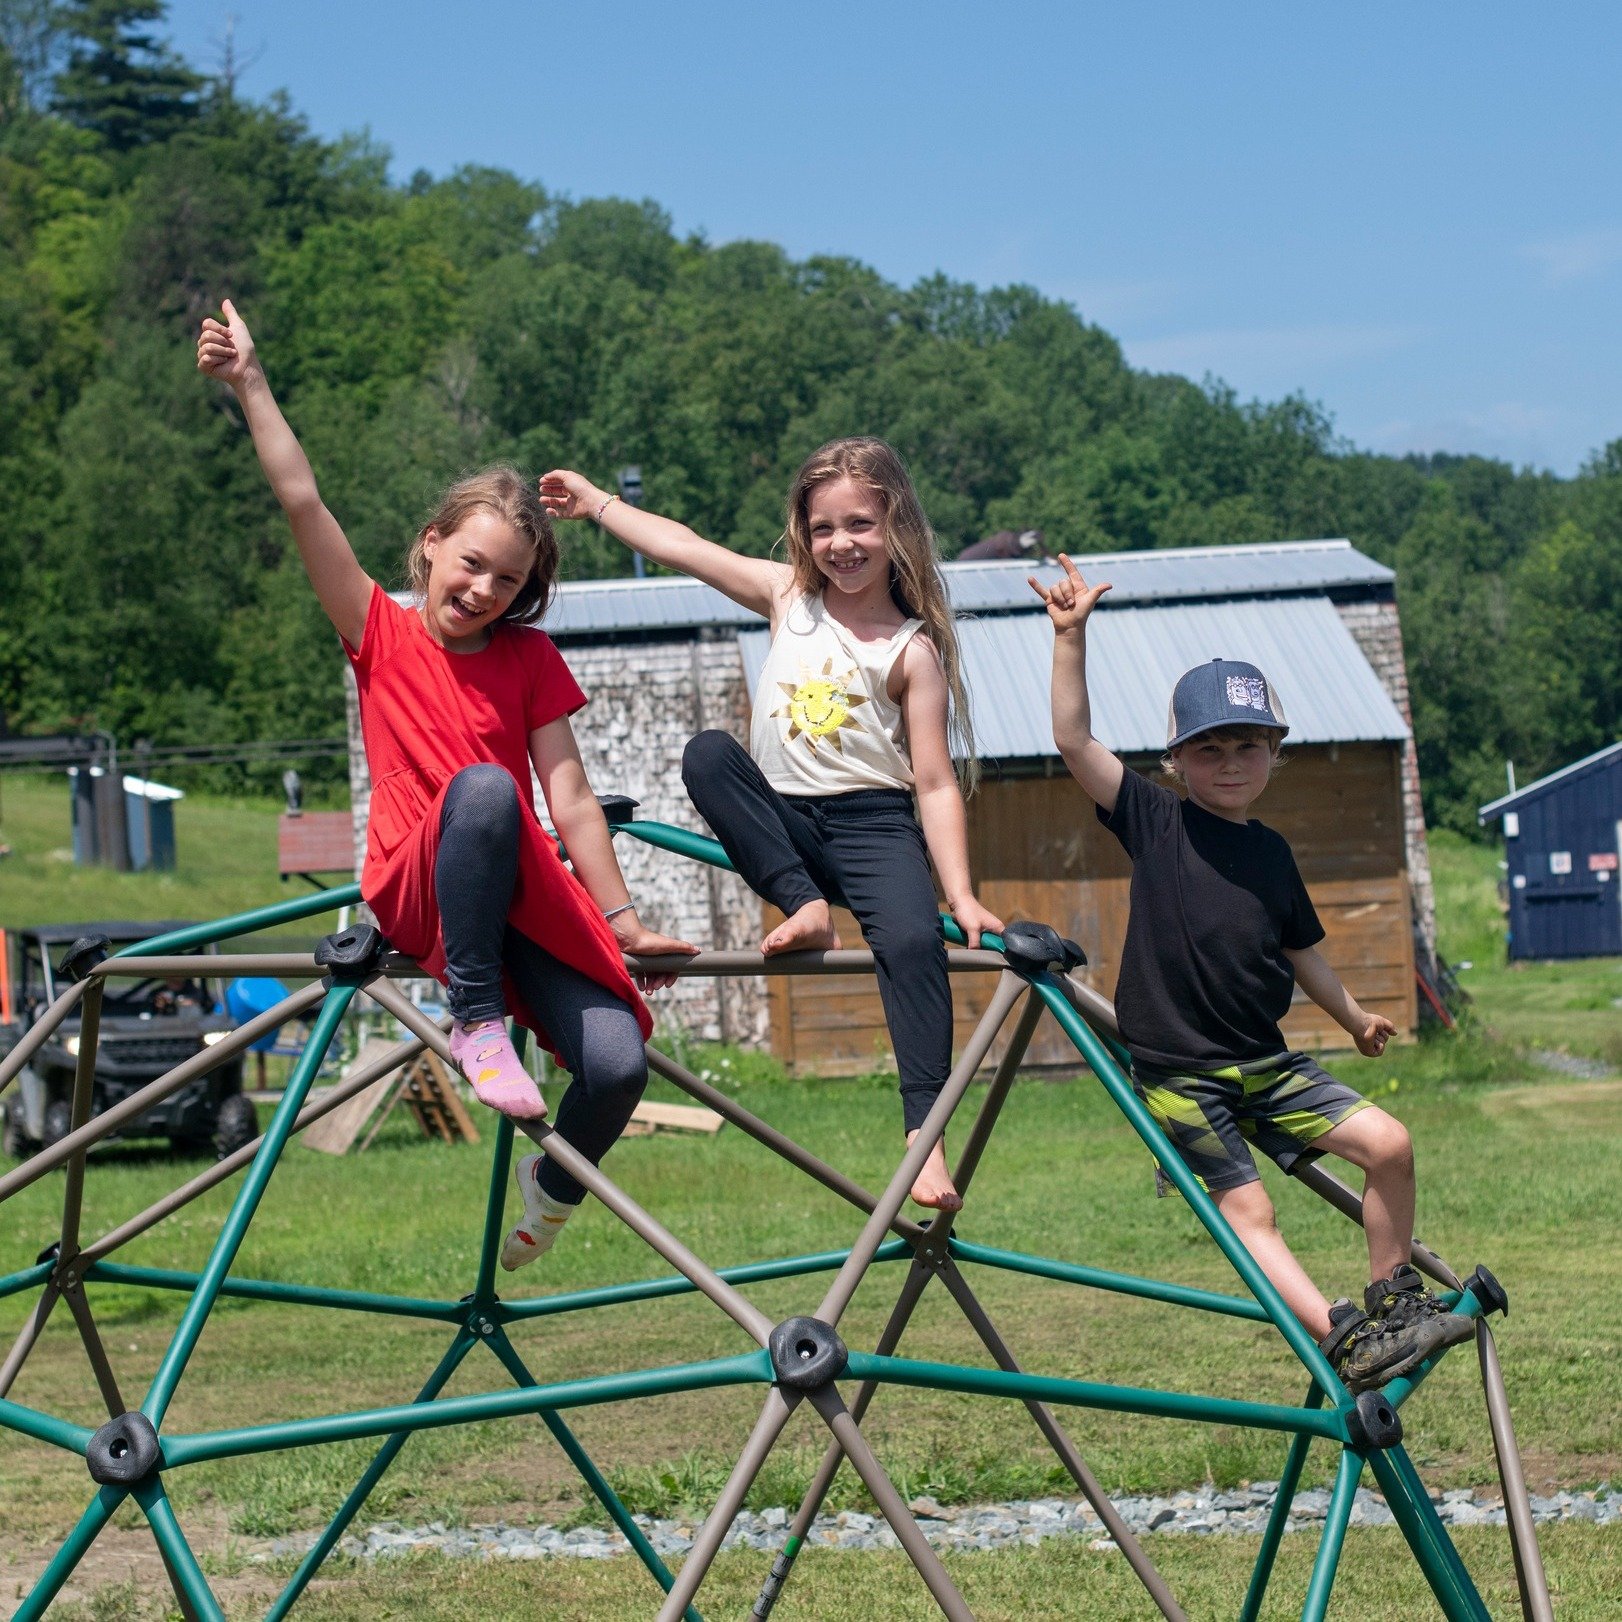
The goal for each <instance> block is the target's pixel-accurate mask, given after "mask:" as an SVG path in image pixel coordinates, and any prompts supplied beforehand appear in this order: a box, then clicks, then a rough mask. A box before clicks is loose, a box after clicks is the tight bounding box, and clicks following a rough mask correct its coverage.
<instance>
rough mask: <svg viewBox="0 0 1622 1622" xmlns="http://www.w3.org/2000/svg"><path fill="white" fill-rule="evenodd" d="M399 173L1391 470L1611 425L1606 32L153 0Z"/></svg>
mask: <svg viewBox="0 0 1622 1622" xmlns="http://www.w3.org/2000/svg"><path fill="white" fill-rule="evenodd" d="M233 13H234V14H235V16H236V19H237V20H236V40H237V46H238V49H239V51H240V52H241V53H242V54H243V55H244V56H246V57H250V58H255V60H253V61H252V65H251V66H250V67H249V68H248V70H247V71H246V73H245V74H244V76H243V78H242V89H243V91H244V92H245V93H246V94H249V95H253V96H263V95H265V94H268V93H269V92H270V91H271V90H273V89H276V88H285V89H287V90H288V91H289V92H290V94H291V96H292V98H293V101H294V103H295V105H296V106H297V108H298V109H299V110H300V111H301V112H303V113H304V114H305V116H307V117H308V118H309V119H310V121H311V123H312V125H313V126H314V128H315V129H316V130H317V131H319V132H320V133H321V134H323V135H329V136H331V135H337V134H339V133H341V132H343V131H346V130H358V129H361V128H365V129H368V130H369V131H370V132H371V134H372V135H373V137H374V138H375V139H377V140H378V141H380V142H382V143H383V144H384V145H385V146H387V147H388V148H389V149H390V150H391V151H392V152H393V154H394V166H393V173H394V174H395V176H396V178H400V179H403V178H405V177H406V176H408V175H409V174H410V173H411V172H412V171H414V170H416V169H418V168H424V169H427V170H429V171H430V172H432V173H434V174H436V175H440V174H444V173H445V172H447V171H448V170H450V169H452V168H454V167H456V166H457V165H459V164H462V163H482V164H492V165H497V166H500V167H503V168H508V169H512V170H514V171H515V172H517V173H519V174H522V175H524V176H525V177H526V178H530V179H536V180H539V181H541V182H542V183H544V184H545V185H546V186H547V187H548V188H549V189H551V190H552V191H554V192H561V193H565V194H567V195H570V196H574V197H589V196H602V195H608V194H613V195H619V196H626V197H633V198H642V197H651V198H653V199H655V200H656V201H658V202H659V203H660V204H662V205H663V206H664V207H665V208H666V209H667V210H669V212H670V214H671V215H672V216H673V218H674V221H675V224H676V227H677V229H678V230H680V231H682V232H687V231H702V232H703V233H704V234H705V235H706V236H707V237H708V238H709V239H710V240H711V241H715V242H722V241H727V240H731V239H733V238H736V237H756V238H764V239H768V240H771V241H775V242H780V243H782V244H783V246H784V247H785V248H787V249H788V251H789V252H790V253H791V254H793V255H795V256H796V257H801V256H804V255H807V254H811V253H824V252H826V253H840V254H848V255H851V256H854V257H856V258H858V259H862V260H864V261H866V262H867V263H869V264H871V265H873V266H875V267H876V268H877V269H878V270H879V271H880V272H882V273H883V274H884V275H885V276H887V277H889V278H891V279H892V280H895V281H899V282H902V283H908V282H911V281H913V280H915V279H916V278H918V277H920V276H924V275H928V274H930V273H932V272H934V271H936V270H940V271H944V272H945V273H946V274H948V275H950V276H952V277H955V278H958V279H960V280H964V281H971V282H976V283H979V284H981V285H983V286H984V285H990V284H993V283H1002V282H1011V281H1019V282H1028V283H1030V284H1032V285H1033V286H1035V287H1037V288H1039V289H1040V290H1041V291H1042V292H1043V293H1046V294H1048V295H1050V296H1052V297H1056V298H1063V299H1067V300H1069V301H1070V302H1072V303H1073V304H1074V305H1075V306H1076V307H1077V309H1078V310H1080V311H1081V313H1082V314H1083V315H1084V316H1086V317H1087V318H1089V319H1091V320H1094V321H1097V322H1098V323H1100V324H1101V325H1102V326H1104V327H1106V328H1107V329H1108V330H1109V331H1111V332H1112V333H1114V334H1115V335H1116V336H1117V337H1119V338H1120V339H1121V340H1122V342H1123V344H1124V345H1125V349H1126V353H1127V357H1128V359H1129V360H1130V361H1131V362H1132V363H1133V364H1134V365H1137V366H1142V367H1148V368H1152V369H1154V370H1161V371H1177V372H1182V373H1185V374H1187V375H1189V376H1191V377H1195V378H1199V377H1203V376H1204V375H1205V374H1207V373H1212V374H1215V375H1216V376H1219V377H1221V378H1224V379H1225V380H1227V381H1228V382H1229V383H1231V384H1232V385H1233V386H1234V387H1235V388H1236V389H1237V390H1238V391H1239V392H1240V394H1241V395H1243V396H1246V397H1249V396H1260V397H1263V398H1276V397H1278V396H1280V395H1283V394H1286V393H1289V392H1291V391H1300V392H1302V393H1304V394H1306V395H1307V396H1309V397H1310V398H1312V399H1315V400H1318V401H1320V402H1322V403H1323V404H1324V405H1325V406H1326V407H1327V408H1328V409H1329V411H1330V412H1331V413H1332V415H1333V416H1334V418H1335V421H1336V425H1337V427H1338V429H1339V431H1340V432H1341V433H1342V434H1344V435H1345V436H1347V437H1348V438H1349V439H1351V440H1352V441H1354V442H1355V443H1357V444H1359V445H1362V446H1366V447H1370V448H1372V449H1376V450H1384V451H1406V450H1460V451H1463V450H1470V451H1479V452H1483V453H1485V454H1489V455H1494V456H1501V457H1504V458H1506V459H1508V460H1510V461H1512V462H1514V463H1516V464H1532V465H1536V466H1541V467H1552V468H1554V469H1555V470H1557V471H1559V472H1562V473H1570V472H1572V471H1574V470H1575V469H1576V467H1577V466H1578V464H1579V463H1580V462H1581V461H1582V460H1583V458H1584V457H1585V456H1586V455H1587V454H1588V453H1589V452H1590V451H1592V450H1594V449H1595V448H1597V447H1598V446H1600V445H1602V444H1604V443H1605V442H1607V441H1609V440H1611V439H1614V438H1617V437H1618V436H1622V394H1619V390H1618V379H1619V378H1622V322H1619V320H1618V312H1619V311H1622V185H1619V184H1618V178H1619V175H1622V161H1619V160H1622V98H1619V97H1618V95H1617V93H1616V84H1617V74H1618V63H1619V60H1622V57H1619V52H1618V46H1619V44H1622V9H1619V8H1617V7H1616V6H1615V5H1614V4H1600V3H1571V4H1563V5H1561V6H1558V7H1542V6H1526V5H1512V4H1501V3H1492V0H1487V3H1480V4H1475V5H1464V4H1462V3H1455V4H1440V3H1434V0H1433V3H1430V4H1420V5H1416V4H1413V3H1409V4H1406V5H1398V4H1395V3H1380V0H1373V3H1368V4H1363V5H1357V6H1352V5H1337V6H1327V5H1312V6H1306V5H1300V4H1277V5H1271V4H1259V3H1257V4H1251V3H1241V4H1239V5H1237V6H1214V5H1211V4H1209V3H1205V4H1201V5H1190V4H1178V3H1168V4H1161V5H1154V6H1147V5H1144V6H1136V5H1125V4H1121V3H1120V0H1114V3H1112V4H1093V3H1091V0H1073V3H1071V4H1035V3H1026V0H1005V3H1002V4H996V5H990V4H987V5H977V6H971V5H965V4H958V3H952V0H944V3H938V4H932V5H928V6H925V5H922V4H899V3H886V0H868V3H867V4H865V5H854V4H846V3H842V0H841V3H832V4H822V5H819V6H816V7H814V8H813V7H807V6H792V5H782V4H771V3H769V0H755V3H752V4H742V3H725V4H721V3H717V4H679V3H671V0H666V3H664V4H643V3H622V4H603V3H591V4H576V5H569V6H564V5H556V4H550V3H544V0H531V3H528V4H522V3H516V0H490V3H480V0H464V3H463V4H461V5H460V6H447V5H445V4H444V3H443V0H437V3H429V0H388V3H374V0H172V3H171V6H170V14H169V30H170V34H171V37H172V39H173V42H174V44H175V45H176V46H177V47H178V48H179V49H180V50H181V51H182V52H183V53H184V54H185V55H186V56H187V57H188V58H190V59H191V60H192V61H193V62H194V63H196V64H197V65H198V66H200V67H205V68H207V67H210V66H213V65H215V64H216V63H217V61H218V55H219V53H218V48H217V46H218V42H219V41H220V40H221V39H222V38H223V37H224V34H225V32H226V27H227V18H228V16H229V15H230V14H233Z"/></svg>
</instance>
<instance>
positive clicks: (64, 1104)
mask: <svg viewBox="0 0 1622 1622" xmlns="http://www.w3.org/2000/svg"><path fill="white" fill-rule="evenodd" d="M72 1130H73V1105H72V1104H71V1103H69V1102H68V1100H67V1099H65V1098H54V1099H52V1100H51V1102H50V1103H49V1104H47V1105H46V1106H45V1135H44V1136H43V1137H42V1138H41V1139H40V1140H39V1146H40V1148H42V1149H50V1148H52V1147H54V1146H55V1145H56V1144H58V1143H60V1142H61V1141H62V1140H63V1138H65V1137H66V1136H67V1135H68V1133H69V1132H71V1131H72Z"/></svg>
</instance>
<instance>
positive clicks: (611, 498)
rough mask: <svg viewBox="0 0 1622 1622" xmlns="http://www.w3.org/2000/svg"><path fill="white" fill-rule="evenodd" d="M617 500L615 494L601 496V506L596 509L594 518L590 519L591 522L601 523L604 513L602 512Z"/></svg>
mask: <svg viewBox="0 0 1622 1622" xmlns="http://www.w3.org/2000/svg"><path fill="white" fill-rule="evenodd" d="M618 500H619V497H618V496H617V495H613V496H604V497H603V504H602V506H600V507H599V508H598V509H597V514H596V517H595V518H593V520H592V522H593V523H597V524H600V523H602V521H603V514H604V513H605V512H607V511H608V509H609V508H610V507H611V506H613V504H614V503H615V502H616V501H618Z"/></svg>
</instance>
